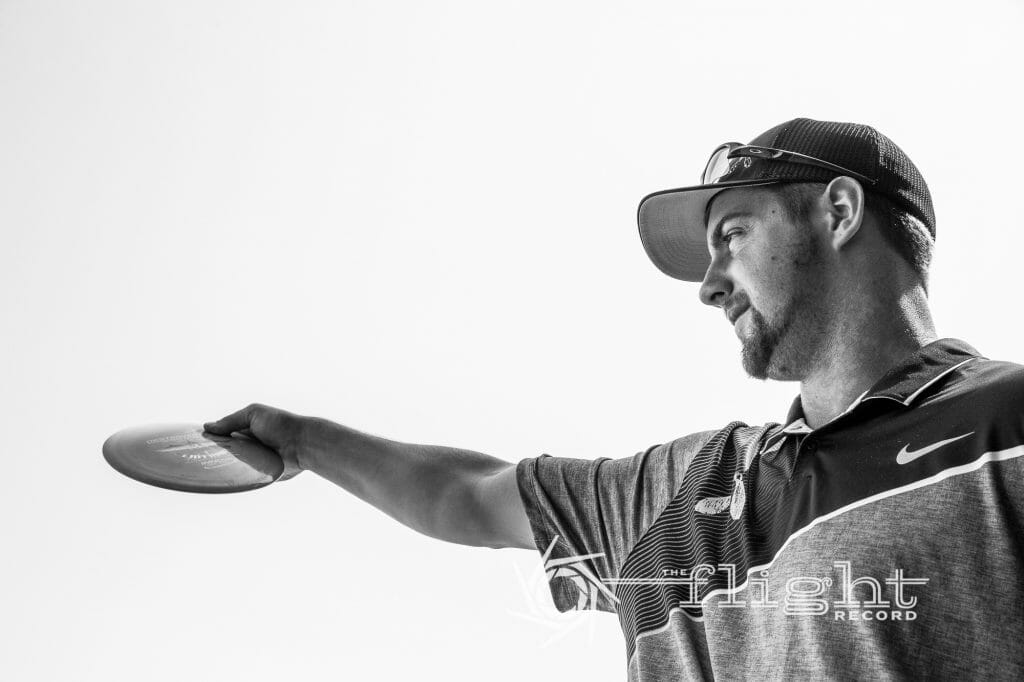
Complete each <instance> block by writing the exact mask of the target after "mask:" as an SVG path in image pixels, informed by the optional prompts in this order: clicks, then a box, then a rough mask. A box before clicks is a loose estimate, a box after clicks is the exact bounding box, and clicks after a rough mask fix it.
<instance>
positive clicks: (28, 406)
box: [0, 0, 1024, 680]
mask: <svg viewBox="0 0 1024 682" xmlns="http://www.w3.org/2000/svg"><path fill="white" fill-rule="evenodd" d="M845 6H846V7H848V9H843V8H841V7H842V6H841V5H840V4H838V3H821V2H790V1H784V2H760V1H759V2H714V3H712V2H707V3H702V4H697V3H688V2H678V1H677V2H658V3H655V2H628V3H627V2H622V3H609V2H595V1H593V0H591V1H589V2H571V3H570V2H503V3H489V2H429V3H418V2H402V3H396V2H382V1H379V0H378V1H375V2H368V1H367V2H269V1H259V2H255V1H241V0H239V1H236V2H229V1H227V0H202V1H201V2H200V1H183V0H175V1H174V2H165V1H160V2H157V1H146V2H138V1H134V0H133V1H127V0H123V1H109V0H107V1H103V0H96V1H92V2H83V1H66V0H65V1H47V0H32V1H27V0H0V230H2V236H3V241H2V248H0V311H2V316H0V344H2V345H0V348H2V351H3V361H2V364H0V419H2V423H3V427H4V433H6V434H7V435H6V436H5V439H4V440H5V443H4V450H5V452H4V456H5V459H6V462H7V466H6V475H4V476H3V477H2V479H0V518H2V519H3V521H2V524H3V525H2V528H3V533H2V538H3V560H2V562H0V614H2V615H0V667H2V669H0V677H3V678H4V679H11V680H65V679H66V680H70V679H76V680H141V679H146V680H181V679H189V680H236V679H239V680H240V679H245V680H280V679H302V680H339V679H380V680H398V679H413V678H415V679H445V680H477V679H489V680H553V679H592V680H596V679H601V680H604V679H622V678H623V677H624V676H625V647H624V644H623V641H622V635H621V633H620V631H619V627H618V621H617V619H616V618H615V617H614V616H612V615H610V614H603V613H599V614H584V618H586V620H585V621H579V620H578V619H577V620H572V618H573V616H572V615H571V614H570V615H568V616H559V615H558V614H557V613H556V612H555V611H554V608H553V606H552V605H551V603H550V597H549V596H548V595H547V592H546V587H545V586H544V584H543V582H542V581H541V582H540V583H539V584H540V589H536V587H537V583H535V582H532V581H533V578H535V577H536V574H537V573H538V572H539V570H540V560H539V554H538V553H534V552H529V551H524V550H490V549H474V548H468V547H461V546H457V545H451V544H446V543H442V542H438V541H435V540H431V539H428V538H426V537H423V536H419V535H417V534H416V533H414V532H413V531H411V530H408V529H406V528H405V527H403V526H400V525H398V524H397V523H395V522H394V521H392V520H391V519H390V518H388V517H386V516H385V515H383V514H382V513H380V512H378V511H377V510H375V509H373V508H371V507H369V506H366V505H364V504H363V503H361V502H359V501H358V500H356V499H355V498H353V497H351V496H349V495H348V494H347V493H345V492H344V491H343V490H341V489H339V488H336V487H334V486H333V485H331V484H330V483H328V482H327V481H325V480H323V479H320V478H318V477H317V476H315V475H313V474H309V473H306V474H303V475H301V476H300V477H298V478H296V479H294V480H292V481H289V482H287V483H282V484H280V485H275V486H271V487H269V488H265V489H262V490H258V491H254V492H251V493H245V494H238V495H226V496H202V495H194V494H186V493H175V492H170V491H164V490H160V489H157V488H151V487H148V486H144V485H141V484H139V483H136V482H134V481H131V480H129V479H127V478H125V477H123V476H121V475H120V474H118V473H116V472H114V471H113V470H112V469H110V468H109V467H108V466H107V465H106V463H105V462H104V460H103V458H102V457H101V454H100V445H101V444H102V442H103V441H104V439H105V438H106V437H107V436H108V435H110V434H111V433H113V432H115V431H118V430H120V429H122V428H125V427H128V426H133V425H137V424H145V423H153V422H180V421H191V422H202V421H205V420H210V419H213V418H217V417H220V416H222V415H224V414H226V413H228V412H231V411H234V410H235V409H237V408H240V407H242V406H244V405H245V404H247V403H249V402H253V401H257V402H264V403H268V404H271V405H276V406H279V407H283V408H286V409H289V410H291V411H294V412H299V413H303V414H314V415H318V416H323V417H327V418H330V419H333V420H335V421H340V422H343V423H346V424H348V425H351V426H353V427H356V428H360V429H364V430H367V431H371V432H374V433H378V434H381V435H386V436H389V437H392V438H396V439H400V440H409V441H416V442H423V443H439V444H447V445H455V446H460V447H467V448H471V449H475V450H479V451H483V452H487V453H490V454H492V455H495V456H498V457H501V458H504V459H506V460H509V461H518V460H519V459H522V458H525V457H533V456H537V455H539V454H541V453H545V452H546V453H550V454H553V455H560V456H569V457H586V458H593V457H598V456H604V457H613V458H616V457H627V456H631V455H633V454H634V453H636V452H638V451H640V450H643V449H645V448H646V447H648V446H650V445H652V444H654V443H661V442H664V441H667V440H671V439H673V438H676V437H678V436H681V435H684V434H686V433H690V432H693V431H698V430H704V429H709V428H718V427H720V426H723V425H725V424H726V423H728V422H729V421H732V420H735V419H739V420H743V421H746V422H748V423H763V422H765V421H778V420H781V419H783V418H784V416H785V413H786V410H787V408H788V406H789V403H790V401H791V399H792V397H793V396H794V395H795V392H796V390H797V387H796V385H794V384H777V383H763V382H758V381H754V380H751V379H747V378H746V377H745V376H744V374H743V372H742V370H741V368H740V366H739V359H738V358H739V355H738V343H737V341H736V339H735V337H734V335H733V332H732V329H731V328H730V326H729V325H728V324H727V322H726V320H725V319H724V317H723V315H722V313H721V312H720V311H717V310H712V309H710V308H705V307H704V306H701V305H700V304H699V302H698V301H697V287H696V285H691V284H686V283H682V282H677V281H674V280H671V279H669V278H667V277H665V276H664V275H662V274H660V273H659V272H658V271H657V270H656V269H655V267H654V266H653V265H652V264H651V263H650V262H649V261H648V260H647V257H646V255H645V254H644V251H643V249H642V247H641V244H640V240H639V238H638V235H637V229H636V222H635V211H636V207H637V203H638V201H639V200H640V198H641V197H642V196H643V195H645V194H647V193H648V192H651V191H654V190H658V189H664V188H667V187H677V186H681V185H689V184H695V183H696V181H697V178H698V175H699V173H700V171H701V169H702V166H703V163H704V161H705V160H706V158H707V155H708V154H709V152H710V151H711V149H712V148H713V147H714V146H716V145H717V144H719V143H720V142H723V141H727V140H749V139H750V138H752V137H754V136H755V135H757V134H758V133H760V132H761V131H762V130H764V129H766V128H768V127H770V126H772V125H774V124H776V123H779V122H781V121H784V120H787V119H789V118H793V117H795V116H810V117H812V118H824V119H836V120H852V121H858V122H864V123H870V124H872V125H875V126H877V127H878V128H879V129H880V130H881V131H883V132H884V133H886V134H887V135H889V136H890V137H891V138H893V139H894V140H895V141H896V142H897V143H898V144H899V145H900V146H901V147H903V149H904V150H906V151H907V153H908V154H909V155H910V156H911V158H912V159H914V161H915V162H916V163H917V165H918V166H919V168H920V169H921V170H922V172H923V174H924V176H925V178H926V179H927V181H928V183H929V185H930V187H931V190H932V194H933V196H934V199H935V205H936V210H937V215H938V221H937V224H938V242H937V252H936V258H935V263H934V267H933V280H932V289H931V292H932V301H933V306H934V313H935V318H936V321H937V323H938V327H939V332H940V334H941V335H944V336H958V337H961V338H964V339H965V340H967V341H969V342H970V343H972V344H974V345H975V346H976V347H977V348H978V349H979V350H980V351H981V352H982V353H984V354H986V355H988V356H990V357H995V358H1000V359H1010V360H1018V361H1020V360H1024V353H1021V352H1020V345H1021V344H1020V341H1019V336H1018V333H1019V330H1020V322H1019V318H1020V314H1019V310H1018V307H1019V298H1020V295H1019V294H1020V278H1021V273H1020V268H1021V266H1020V256H1019V252H1020V248H1021V246H1022V244H1024V238H1022V236H1021V232H1022V229H1024V222H1022V220H1021V217H1020V215H1021V210H1020V202H1021V192H1020V182H1021V172H1020V163H1021V161H1020V159H1021V153H1020V150H1019V149H1017V138H1018V136H1019V134H1020V121H1021V115H1022V112H1021V104H1022V96H1021V80H1020V73H1021V66H1022V65H1024V60H1022V56H1024V48H1022V42H1021V40H1020V34H1021V31H1022V29H1024V6H1022V4H1021V2H1020V1H1019V0H1013V1H1011V2H989V1H980V2H973V3H969V4H963V3H935V2H914V3H904V2H892V1H887V2H862V3H845ZM520 575H522V576H523V577H524V578H525V584H526V586H527V588H530V589H524V588H523V585H521V583H520ZM522 614H526V615H527V616H531V618H527V617H525V616H524V615H522ZM552 637H555V638H556V641H554V642H551V641H550V640H551V638H552Z"/></svg>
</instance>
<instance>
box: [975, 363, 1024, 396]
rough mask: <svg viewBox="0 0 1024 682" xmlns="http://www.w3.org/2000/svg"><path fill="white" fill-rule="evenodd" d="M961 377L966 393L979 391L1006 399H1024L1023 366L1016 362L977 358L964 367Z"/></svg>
mask: <svg viewBox="0 0 1024 682" xmlns="http://www.w3.org/2000/svg"><path fill="white" fill-rule="evenodd" d="M963 377H964V382H963V386H964V388H966V389H967V390H968V391H977V390H979V389H981V390H984V391H985V392H990V391H991V392H994V393H997V394H1000V395H1005V396H1006V397H1011V396H1015V397H1024V365H1021V364H1019V363H1016V362H1010V361H1008V360H990V359H989V358H978V359H977V360H976V361H975V362H972V363H970V364H968V365H966V366H965V367H964V373H963Z"/></svg>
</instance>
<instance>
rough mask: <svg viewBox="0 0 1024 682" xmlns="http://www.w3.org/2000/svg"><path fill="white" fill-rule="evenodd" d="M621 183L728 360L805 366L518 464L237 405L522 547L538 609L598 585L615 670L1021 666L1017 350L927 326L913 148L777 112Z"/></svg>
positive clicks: (339, 472)
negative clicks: (753, 133)
mask: <svg viewBox="0 0 1024 682" xmlns="http://www.w3.org/2000/svg"><path fill="white" fill-rule="evenodd" d="M702 180H703V181H702V184H701V185H699V186H696V187H689V188H683V189H676V190H668V191H665V192H658V193H655V194H652V195H650V196H648V197H646V198H645V199H644V200H643V202H642V203H641V205H640V209H639V224H640V234H641V238H642V240H643V244H644V247H645V249H646V250H647V253H648V255H649V256H650V257H651V259H652V261H653V262H654V263H655V265H657V266H658V268H660V269H661V270H662V271H663V272H665V273H666V274H668V275H670V276H672V277H675V278H678V279H681V280H686V281H700V282H702V283H701V286H700V298H701V301H702V302H704V303H705V304H708V305H712V306H716V307H719V308H721V309H722V310H723V312H724V313H725V315H726V317H727V318H728V320H729V322H730V323H731V324H733V326H734V328H735V331H736V334H737V336H738V337H739V339H740V341H741V344H742V349H743V350H742V358H743V364H744V367H745V369H746V370H747V372H748V373H749V374H750V375H752V376H754V377H759V378H771V379H779V380H789V381H799V382H800V395H799V396H798V397H797V398H796V400H795V401H794V402H793V405H792V407H791V408H790V410H789V415H788V416H787V418H786V420H785V422H784V423H783V424H774V423H773V424H766V425H763V426H756V427H752V426H747V425H745V424H742V423H738V422H734V423H731V424H729V425H728V426H726V427H725V428H723V429H720V430H718V431H709V432H703V433H695V434H691V435H687V436H684V437H682V438H679V439H677V440H675V441H673V442H670V443H666V444H663V445H658V446H655V447H651V448H649V449H647V450H645V451H643V452H640V453H638V454H637V455H635V456H633V457H627V458H623V459H615V460H610V459H598V460H595V461H588V460H578V459H568V458H556V457H550V456H547V455H543V456H541V457H537V458H529V459H524V460H522V461H520V462H518V463H517V464H514V463H510V462H504V461H501V460H499V459H495V458H493V457H489V456H487V455H484V454H480V453H476V452H471V451H466V450H458V449H454V448H446V447H439V446H424V445H413V444H407V443H399V442H395V441H390V440H386V439H384V438H378V437H375V436H371V435H367V434H363V433H360V432H358V431H355V430H353V429H350V428H347V427H344V426H341V425H338V424H334V423H332V422H329V421H325V420H320V419H311V418H304V417H299V416H296V415H293V414H290V413H287V412H283V411H281V410H276V409H273V408H269V407H265V406H261V405H251V406H249V407H247V408H245V409H244V410H241V411H239V412H236V413H235V414H232V415H230V416H228V417H225V418H224V419H221V420H220V421H218V422H215V423H211V424H208V425H207V426H206V428H207V429H208V430H210V431H212V432H216V433H220V434H227V433H230V432H233V431H247V432H248V433H251V434H252V435H254V436H255V437H257V438H259V439H260V440H262V441H264V442H265V443H267V444H268V445H270V446H272V447H274V448H275V449H276V450H277V451H278V452H279V453H280V454H281V456H282V457H283V458H284V460H285V461H286V463H287V466H288V472H289V475H292V474H294V473H295V472H298V471H301V470H303V469H309V470H311V471H315V472H316V473H318V474H320V475H321V476H324V477H326V478H328V479H330V480H331V481H333V482H335V483H337V484H338V485H340V486H342V487H344V488H345V489H346V490H349V491H350V492H352V493H353V494H355V495H357V496H359V497H360V498H362V499H363V500H366V501H367V502H369V503H371V504H373V505H375V506H376V507H378V508H380V509H381V510H383V511H385V512H386V513H388V514H390V515H391V516H392V517H394V518H395V519H397V520H398V521H400V522H402V523H404V524H406V525H408V526H410V527H412V528H414V529H415V530H418V531H420V532H422V533H425V534H427V535H430V536H433V537H437V538H441V539H444V540H448V541H451V542H458V543H463V544H468V545H476V546H486V547H521V548H537V549H538V550H540V551H541V552H543V553H544V559H545V566H546V567H548V568H550V569H552V570H550V571H549V575H552V576H554V577H553V578H552V580H551V584H550V587H551V592H552V596H553V598H554V601H555V604H556V605H557V607H558V608H559V609H560V610H563V611H565V610H568V609H570V608H597V609H601V610H606V611H613V612H616V613H617V614H618V616H619V620H620V623H621V626H622V629H623V633H624V634H625V637H626V651H627V661H628V662H627V670H628V677H629V679H630V680H661V679H700V678H706V679H711V678H716V677H717V678H723V679H734V678H747V677H757V678H769V679H783V678H786V679H789V678H858V679H859V678H918V677H935V678H938V679H944V678H951V677H953V676H970V677H971V678H988V679H1009V678H1022V677H1024V647H1022V646H1021V642H1022V641H1024V580H1022V578H1021V576H1022V575H1024V475H1022V467H1024V458H1022V457H1021V455H1024V420H1022V418H1021V414H1022V412H1021V406H1022V405H1024V368H1022V367H1021V366H1019V365H1015V364H1011V363H1006V362H996V361H992V360H988V359H986V358H983V357H981V356H980V355H979V354H978V353H977V351H975V350H974V349H973V348H971V347H970V346H969V345H967V344H966V343H964V342H962V341H957V340H954V339H938V338H937V335H936V333H935V329H934V325H933V323H932V319H931V316H930V313H929V310H928V301H927V268H928V263H929V260H930V256H931V249H932V241H933V239H934V237H935V216H934V211H933V209H932V202H931V197H930V194H929V192H928V188H927V186H926V184H925V182H924V179H923V178H922V177H921V175H920V173H919V172H918V170H917V168H916V167H915V166H914V164H913V163H912V162H911V161H910V159H909V158H908V157H907V156H906V155H905V154H904V153H903V151H902V150H900V149H899V147H897V146H896V145H895V144H894V143H893V142H892V141H891V140H889V139H888V138H887V137H885V136H884V135H882V134H881V133H879V132H877V131H876V130H874V129H873V128H870V127H868V126H863V125H856V124H850V123H835V122H821V121H812V120H809V119H796V120H794V121H789V122H787V123H784V124H781V125H779V126H776V127H774V128H772V129H770V130H768V131H767V132H765V133H763V134H762V135H760V136H758V137H757V138H755V139H754V140H753V141H752V142H751V144H749V145H742V144H739V143H729V144H725V145H722V146H720V147H719V148H718V149H716V150H715V152H714V153H713V155H712V157H711V160H710V161H709V163H708V165H707V168H706V170H705V173H704V176H703V179H702Z"/></svg>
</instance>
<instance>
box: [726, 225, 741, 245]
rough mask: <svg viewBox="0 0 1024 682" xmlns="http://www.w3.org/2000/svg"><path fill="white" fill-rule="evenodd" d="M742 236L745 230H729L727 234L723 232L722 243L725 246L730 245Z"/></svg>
mask: <svg viewBox="0 0 1024 682" xmlns="http://www.w3.org/2000/svg"><path fill="white" fill-rule="evenodd" d="M742 234H743V230H741V229H738V228H736V229H732V230H728V231H726V232H723V233H722V243H723V244H728V243H729V242H731V241H732V240H733V239H734V238H736V237H739V236H740V235H742Z"/></svg>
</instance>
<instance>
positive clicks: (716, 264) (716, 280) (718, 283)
mask: <svg viewBox="0 0 1024 682" xmlns="http://www.w3.org/2000/svg"><path fill="white" fill-rule="evenodd" d="M731 292H732V282H730V281H729V278H728V277H726V276H725V273H724V271H723V268H722V263H721V261H720V260H719V259H718V258H713V259H712V261H711V265H709V266H708V271H707V272H705V273H704V281H703V282H701V283H700V302H701V303H703V304H704V305H710V306H715V307H716V308H721V307H722V306H723V305H724V304H725V301H726V300H727V299H728V298H729V294H730V293H731Z"/></svg>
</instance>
